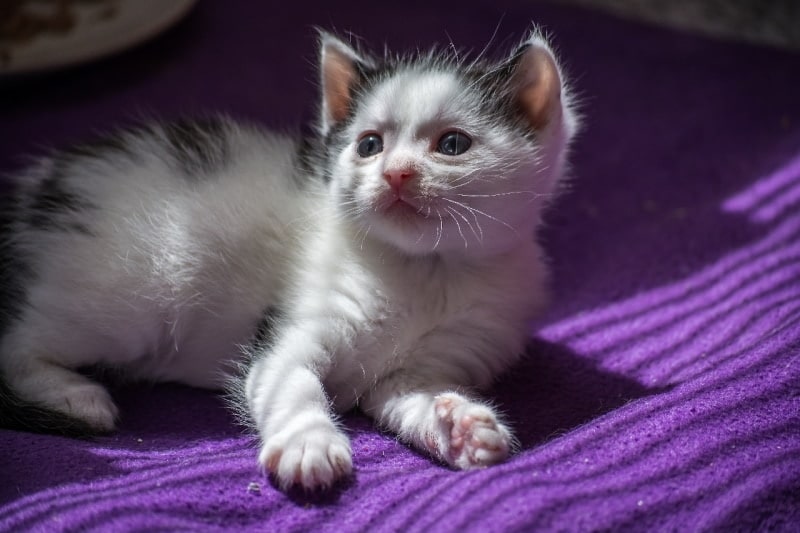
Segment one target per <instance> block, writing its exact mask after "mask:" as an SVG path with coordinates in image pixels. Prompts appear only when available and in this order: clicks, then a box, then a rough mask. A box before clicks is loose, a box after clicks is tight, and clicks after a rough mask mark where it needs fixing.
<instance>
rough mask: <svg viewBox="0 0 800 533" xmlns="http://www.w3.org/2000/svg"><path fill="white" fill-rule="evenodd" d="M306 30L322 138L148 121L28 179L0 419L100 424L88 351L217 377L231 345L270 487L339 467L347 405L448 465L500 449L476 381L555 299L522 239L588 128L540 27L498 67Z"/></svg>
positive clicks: (5, 339)
mask: <svg viewBox="0 0 800 533" xmlns="http://www.w3.org/2000/svg"><path fill="white" fill-rule="evenodd" d="M320 41H321V43H320V77H321V82H322V83H321V85H322V91H321V92H322V102H321V106H320V107H321V109H320V118H319V123H318V127H317V132H316V134H315V135H313V136H312V137H311V138H308V139H304V140H298V139H295V138H290V137H287V136H284V135H278V134H275V133H271V132H268V131H263V130H260V129H258V128H256V127H254V126H252V125H247V124H242V123H238V122H234V121H232V120H230V119H228V118H224V117H211V118H206V119H202V120H193V121H188V120H187V121H181V122H177V123H173V124H152V125H147V126H142V127H140V128H138V129H135V130H131V131H127V132H122V133H120V134H117V135H116V136H110V137H107V138H105V139H102V140H101V141H100V142H99V143H95V144H86V145H80V146H77V147H75V148H72V149H70V150H67V151H64V152H61V153H57V154H55V155H53V156H52V157H48V158H45V159H43V160H41V161H40V162H39V163H38V165H36V166H34V167H33V168H31V169H29V170H28V171H27V172H25V173H23V174H22V175H21V176H19V179H18V189H17V191H16V193H15V195H14V196H13V198H12V199H11V204H10V205H11V207H12V208H13V209H12V210H11V211H6V210H4V211H3V213H4V214H5V215H6V218H7V220H5V221H3V224H0V227H2V228H4V231H3V234H4V238H3V240H2V248H3V249H2V257H3V262H4V269H3V273H2V278H0V281H2V283H1V284H0V291H2V292H0V301H2V302H3V303H4V307H5V312H4V314H3V319H2V320H1V321H0V335H2V340H1V341H0V371H1V372H2V375H3V376H4V381H5V384H4V385H3V387H4V389H5V390H2V389H0V397H3V398H5V400H4V402H5V404H6V405H3V406H0V407H1V408H2V409H1V412H2V415H1V416H0V422H2V423H4V424H5V425H10V424H11V425H17V426H20V425H21V426H24V427H27V428H29V429H30V428H33V429H42V426H45V427H44V429H55V430H60V431H70V430H73V429H76V428H77V429H78V430H84V429H87V430H91V431H110V430H112V429H113V428H114V425H115V421H116V419H117V414H118V413H117V409H116V407H115V405H114V403H113V401H112V399H111V397H110V395H109V394H108V392H107V391H106V389H105V388H104V387H103V386H101V385H100V384H99V383H97V382H95V381H93V380H91V379H90V378H89V377H87V376H85V375H84V374H81V373H78V372H76V369H79V368H82V367H86V366H96V365H100V366H104V367H111V368H115V369H118V370H119V371H120V372H122V373H123V374H124V375H126V376H130V377H133V378H139V379H146V380H155V381H174V382H180V383H186V384H189V385H194V386H199V387H209V388H216V387H220V386H222V385H223V384H224V383H225V381H226V379H228V378H226V376H227V375H229V374H230V368H231V363H232V362H237V361H238V362H241V364H243V365H245V366H246V376H245V378H244V379H243V380H241V382H240V385H239V387H238V388H239V393H240V396H241V400H242V405H243V409H244V410H246V411H247V413H248V416H249V417H250V419H251V420H252V422H253V423H254V425H255V427H256V428H257V430H258V432H259V434H260V437H261V442H262V446H261V452H260V455H259V463H260V465H262V466H263V467H264V468H265V469H266V470H267V471H268V472H269V473H270V474H272V475H273V477H274V479H275V480H276V482H277V483H278V484H279V485H280V486H281V487H282V488H288V487H290V486H293V485H300V486H302V487H303V488H306V489H315V488H320V487H327V486H329V485H331V484H332V483H334V482H335V481H336V480H338V479H340V478H342V477H344V476H347V475H348V474H349V473H350V471H351V469H352V461H351V452H350V446H349V442H348V439H347V436H346V435H345V432H344V431H343V430H342V428H341V427H340V426H339V425H338V423H337V420H336V413H341V412H344V411H347V410H349V409H351V408H353V407H359V408H360V409H361V410H362V411H363V412H365V413H366V414H368V415H369V416H371V417H373V418H374V419H375V420H376V422H377V423H378V424H379V425H380V426H381V427H383V428H385V429H387V430H389V431H392V432H395V433H396V434H397V435H398V436H399V437H400V438H401V439H402V440H404V441H406V442H408V443H410V444H411V445H413V446H415V447H417V448H419V449H421V450H425V451H427V452H429V453H430V454H431V455H433V456H434V457H436V458H437V459H439V460H441V461H443V462H445V463H447V464H448V465H450V466H452V467H455V468H460V469H469V468H475V467H482V466H486V465H490V464H493V463H496V462H498V461H502V460H503V459H505V458H506V457H507V456H508V454H509V451H510V449H511V448H512V446H513V437H512V434H511V432H510V430H509V429H508V427H507V426H506V425H505V424H504V423H503V422H502V421H501V420H500V417H499V415H498V413H497V412H496V411H495V409H494V408H493V407H491V406H490V405H489V404H487V403H486V402H483V401H481V400H479V399H478V398H477V397H476V396H475V395H474V391H476V390H478V389H481V388H484V387H487V386H488V385H490V384H491V383H492V381H493V379H494V378H495V377H496V376H497V375H498V374H500V373H501V372H503V371H504V370H506V369H507V368H509V366H510V365H511V364H512V363H513V362H514V361H515V360H516V358H517V357H518V355H519V354H520V353H521V351H522V350H523V346H524V344H525V341H526V337H527V324H528V321H529V319H530V318H531V317H533V316H534V315H535V314H536V313H537V312H538V311H539V310H540V309H541V308H542V306H543V305H544V303H545V300H546V289H545V281H546V277H547V275H546V269H545V267H544V265H543V262H542V252H541V251H540V249H539V246H538V245H537V244H536V241H535V240H534V232H535V230H536V228H537V226H538V225H539V223H540V218H541V214H542V209H543V208H544V206H545V205H546V203H547V201H548V200H549V199H550V198H551V196H552V195H553V194H554V192H555V191H556V188H557V184H558V181H559V179H560V178H561V176H562V173H563V167H564V164H565V154H566V150H567V145H568V143H569V140H570V138H571V136H572V134H573V132H574V130H575V127H576V119H575V116H574V113H573V111H572V110H571V107H570V99H569V95H568V94H567V93H566V91H565V84H564V81H563V76H562V73H561V70H560V68H559V66H558V64H557V62H556V59H555V57H554V55H553V53H552V51H551V49H550V48H549V46H548V44H547V42H546V41H545V40H544V39H543V38H542V37H541V36H540V35H539V34H538V33H537V32H534V33H533V34H532V35H531V36H530V37H529V38H528V39H527V40H526V41H525V42H523V43H522V44H521V45H520V46H519V47H518V48H517V49H516V50H515V51H514V52H513V53H512V54H511V55H510V57H508V58H507V59H505V60H503V61H499V62H496V63H492V62H488V61H486V60H483V59H478V60H475V61H472V62H468V61H466V60H465V59H464V58H461V57H458V56H457V55H456V54H455V53H439V52H431V53H429V54H427V55H424V54H423V55H416V56H406V57H392V56H386V57H383V58H378V57H373V56H371V55H368V54H365V53H362V52H360V51H358V50H357V49H355V48H353V47H352V46H350V45H348V44H346V43H345V42H343V41H342V40H339V39H337V38H336V37H334V36H332V35H329V34H325V33H321V39H320ZM257 332H260V333H261V334H257ZM242 345H248V346H249V347H247V348H245V349H242V348H241V346H242ZM56 415H57V416H56ZM64 420H67V421H69V424H73V425H65V424H61V425H54V424H56V422H58V421H64Z"/></svg>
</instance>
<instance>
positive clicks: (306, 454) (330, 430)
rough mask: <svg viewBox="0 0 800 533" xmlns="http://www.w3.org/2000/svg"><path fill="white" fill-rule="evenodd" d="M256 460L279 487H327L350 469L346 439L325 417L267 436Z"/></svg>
mask: <svg viewBox="0 0 800 533" xmlns="http://www.w3.org/2000/svg"><path fill="white" fill-rule="evenodd" d="M259 463H260V464H261V466H262V467H264V468H265V469H266V471H267V472H269V473H270V474H272V475H273V476H274V478H275V480H276V481H277V483H278V485H279V486H280V487H281V489H283V490H288V489H289V488H291V487H292V486H300V487H302V488H303V489H305V490H308V491H312V490H316V489H327V488H329V487H330V486H331V485H333V484H334V483H335V482H336V481H338V480H339V479H342V478H344V477H346V476H348V475H350V473H351V472H352V471H353V460H352V459H351V452H350V442H349V441H348V439H347V437H346V436H345V435H343V434H342V432H341V431H339V430H338V429H336V426H334V425H333V424H332V423H330V422H329V421H326V422H325V423H324V424H318V425H314V426H312V427H308V425H307V424H306V425H304V427H301V428H298V429H294V430H292V429H289V430H283V431H281V432H279V433H278V434H276V435H274V436H272V437H270V438H269V439H267V441H266V442H265V443H264V444H263V446H262V448H261V453H260V455H259Z"/></svg>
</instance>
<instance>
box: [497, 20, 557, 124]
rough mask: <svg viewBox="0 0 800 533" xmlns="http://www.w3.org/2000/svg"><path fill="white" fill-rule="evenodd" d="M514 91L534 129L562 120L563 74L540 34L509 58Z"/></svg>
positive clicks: (531, 38) (511, 82) (535, 35)
mask: <svg viewBox="0 0 800 533" xmlns="http://www.w3.org/2000/svg"><path fill="white" fill-rule="evenodd" d="M509 62H510V65H509V66H510V68H511V75H510V80H509V82H510V88H511V90H512V91H513V93H514V97H515V98H516V100H517V103H518V105H519V106H520V109H521V110H522V112H523V113H524V114H525V117H526V118H527V119H528V121H529V122H530V124H531V126H532V127H533V128H534V129H537V130H538V129H543V128H546V127H547V126H548V125H550V124H552V123H553V122H554V121H556V120H558V119H560V118H561V113H562V103H561V73H560V72H559V68H558V63H557V62H556V59H555V56H554V55H553V52H552V51H551V49H550V46H548V44H547V41H545V39H544V38H543V37H541V36H540V35H539V33H538V32H534V34H533V35H532V36H531V37H530V38H529V39H528V40H527V41H525V42H524V43H523V44H522V45H521V46H520V47H519V48H518V49H517V50H516V52H515V53H514V54H513V55H512V56H511V58H510V59H509Z"/></svg>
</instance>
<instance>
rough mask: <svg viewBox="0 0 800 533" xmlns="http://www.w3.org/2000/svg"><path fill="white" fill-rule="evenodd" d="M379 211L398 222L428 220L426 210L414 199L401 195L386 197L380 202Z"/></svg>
mask: <svg viewBox="0 0 800 533" xmlns="http://www.w3.org/2000/svg"><path fill="white" fill-rule="evenodd" d="M376 207H377V211H378V212H379V213H381V214H383V216H385V217H389V218H391V219H393V220H396V221H401V222H402V221H411V220H414V219H420V218H426V215H425V211H424V209H422V208H420V207H419V206H418V205H416V202H415V201H414V200H413V199H409V198H405V197H403V196H399V195H394V194H392V195H386V196H384V197H383V198H380V199H379V200H378V205H377V206H376Z"/></svg>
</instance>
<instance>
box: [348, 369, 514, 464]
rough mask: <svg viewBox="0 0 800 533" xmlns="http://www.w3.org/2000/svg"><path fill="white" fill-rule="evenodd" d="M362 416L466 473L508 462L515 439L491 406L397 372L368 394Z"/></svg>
mask: <svg viewBox="0 0 800 533" xmlns="http://www.w3.org/2000/svg"><path fill="white" fill-rule="evenodd" d="M361 408H362V410H363V411H364V412H365V413H366V414H368V415H369V416H371V417H373V418H375V420H376V421H377V422H378V423H379V424H380V425H381V426H382V427H385V428H386V429H388V430H390V431H393V432H395V433H397V435H398V436H399V437H400V438H401V439H402V440H404V441H406V442H408V443H410V444H412V445H414V446H416V447H417V448H419V449H421V450H424V451H427V452H428V453H430V454H431V455H433V456H434V457H436V458H437V459H440V460H441V461H443V462H445V463H447V464H448V465H450V466H452V467H454V468H459V469H462V470H469V469H472V468H480V467H484V466H489V465H492V464H495V463H499V462H501V461H503V460H505V459H506V458H507V457H508V455H509V453H510V451H511V448H512V446H513V441H514V438H513V436H512V434H511V432H510V431H509V429H508V428H507V427H506V426H505V425H504V424H503V423H502V422H501V421H500V420H499V417H498V415H497V413H496V412H495V411H494V410H493V409H492V408H491V407H489V406H488V405H486V404H484V403H481V402H479V401H476V400H474V399H472V398H470V397H469V396H467V395H465V394H463V393H462V392H458V391H457V390H456V387H453V386H452V385H448V384H446V383H442V384H431V383H430V382H425V381H423V380H422V379H420V378H418V377H417V376H415V375H413V374H409V373H406V372H397V373H395V374H392V375H390V376H388V377H387V378H385V379H384V380H383V381H381V382H380V383H378V385H377V386H376V387H375V388H374V389H372V390H371V391H370V392H369V393H368V394H366V395H365V396H364V397H363V398H362V401H361Z"/></svg>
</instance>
